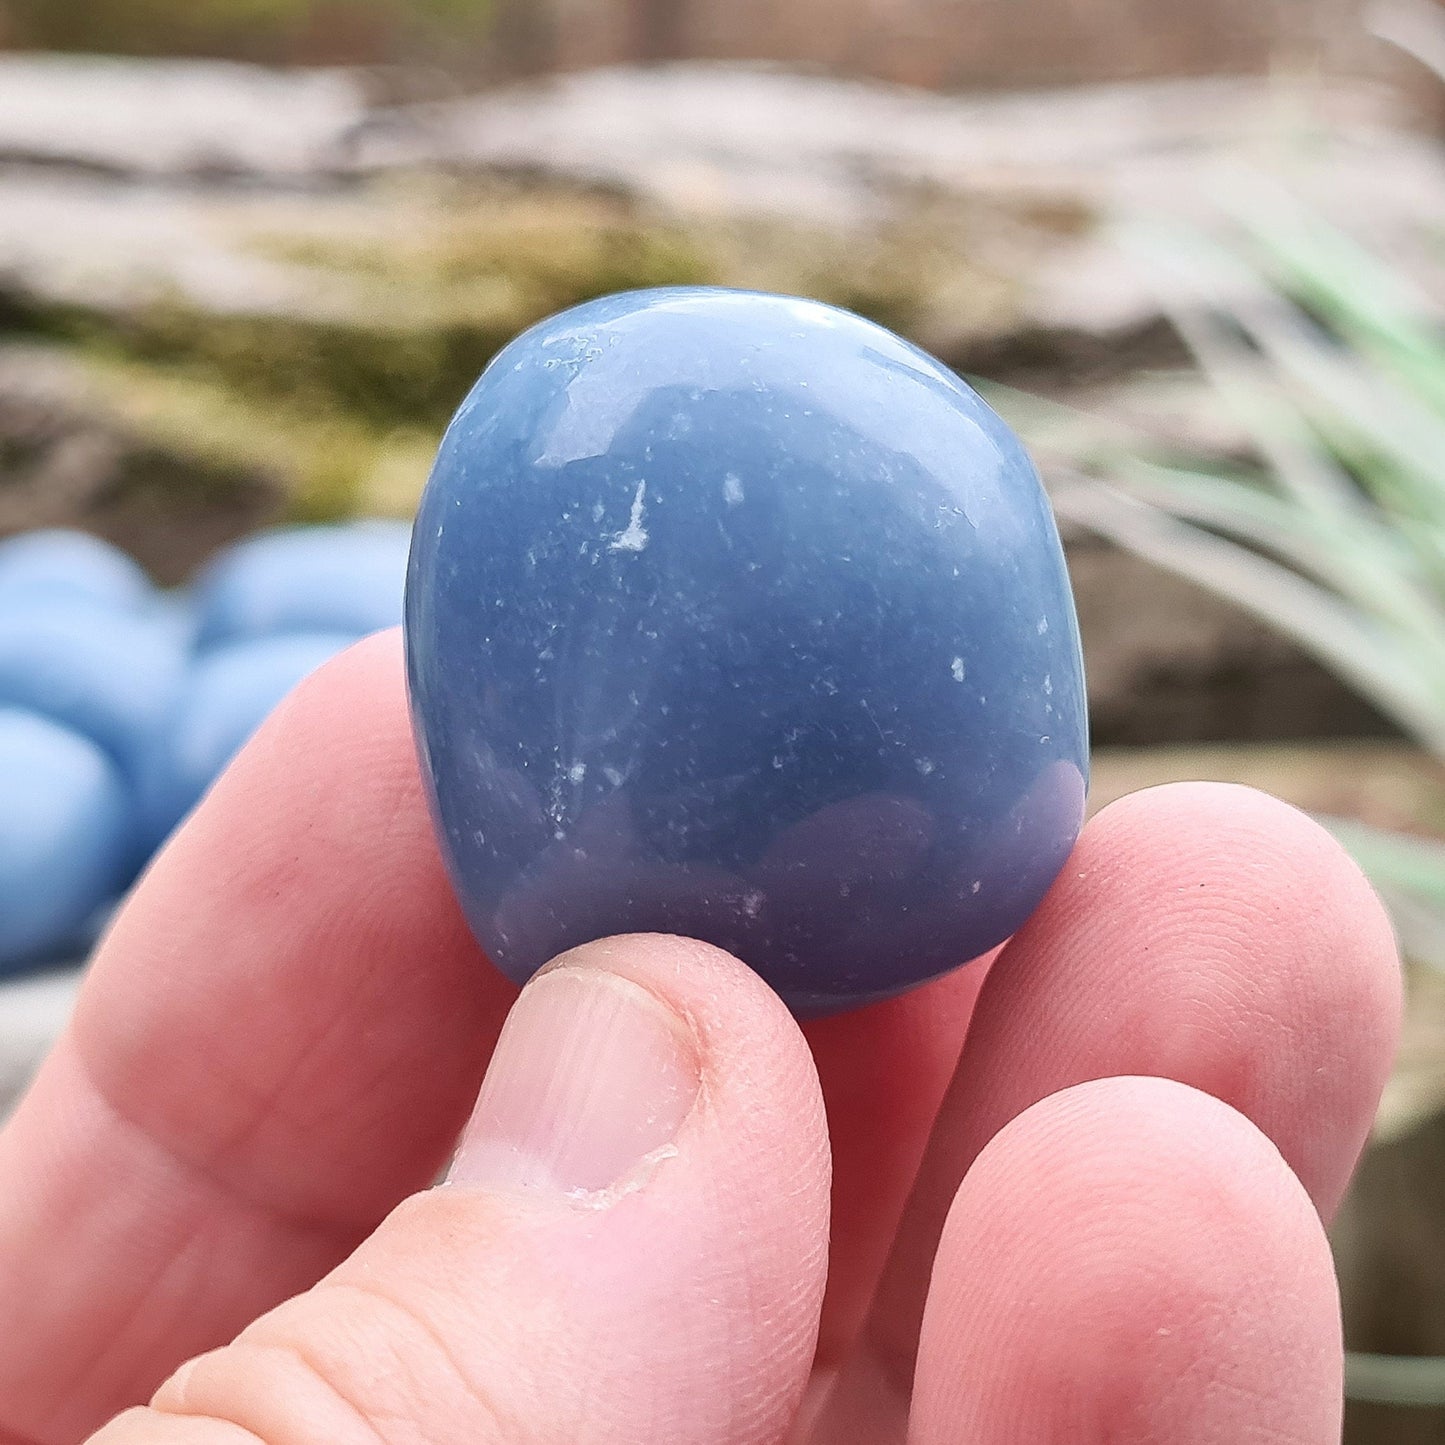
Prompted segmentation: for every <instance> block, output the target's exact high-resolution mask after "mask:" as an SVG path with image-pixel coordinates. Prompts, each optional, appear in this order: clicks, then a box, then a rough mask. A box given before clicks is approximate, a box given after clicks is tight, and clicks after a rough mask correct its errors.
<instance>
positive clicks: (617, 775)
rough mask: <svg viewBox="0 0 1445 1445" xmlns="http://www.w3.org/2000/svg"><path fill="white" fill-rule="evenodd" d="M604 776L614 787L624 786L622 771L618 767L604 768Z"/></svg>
mask: <svg viewBox="0 0 1445 1445" xmlns="http://www.w3.org/2000/svg"><path fill="white" fill-rule="evenodd" d="M602 776H603V777H604V778H606V779H607V781H608V782H609V783H611V784H612V786H613V787H614V788H620V787H621V786H622V782H623V779H622V773H621V772H620V771H619V770H618V769H617V768H603V769H602Z"/></svg>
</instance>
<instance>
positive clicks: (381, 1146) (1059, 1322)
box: [0, 634, 1399, 1445]
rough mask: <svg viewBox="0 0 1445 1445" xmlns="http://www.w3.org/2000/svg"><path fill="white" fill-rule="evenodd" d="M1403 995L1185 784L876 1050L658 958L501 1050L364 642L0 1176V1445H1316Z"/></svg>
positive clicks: (540, 1012)
mask: <svg viewBox="0 0 1445 1445" xmlns="http://www.w3.org/2000/svg"><path fill="white" fill-rule="evenodd" d="M1398 988H1399V983H1398V970H1397V967H1396V961H1395V956H1394V946H1393V942H1392V939H1391V936H1390V931H1389V928H1388V926H1387V924H1386V921H1385V919H1384V917H1383V916H1382V913H1381V911H1380V908H1379V905H1378V904H1377V903H1376V901H1375V899H1374V897H1373V895H1372V894H1371V893H1370V891H1369V889H1368V887H1367V886H1366V884H1365V883H1364V881H1363V880H1362V879H1361V877H1360V876H1359V874H1358V873H1357V872H1356V871H1355V869H1354V868H1353V866H1352V865H1351V864H1350V863H1349V862H1348V860H1347V859H1346V858H1345V857H1344V856H1343V854H1342V853H1341V852H1340V851H1339V850H1338V848H1337V847H1336V846H1335V845H1334V844H1333V843H1332V842H1331V841H1330V840H1329V838H1328V837H1327V836H1326V835H1325V834H1323V833H1322V832H1321V831H1320V830H1319V829H1318V828H1316V827H1315V826H1314V825H1313V824H1312V823H1310V822H1309V821H1308V820H1307V819H1305V818H1303V817H1302V816H1301V815H1299V814H1297V813H1295V812H1293V811H1291V810H1290V809H1288V808H1286V807H1284V806H1283V805H1281V804H1278V803H1275V802H1272V801H1270V800H1268V799H1266V798H1264V797H1261V796H1260V795H1257V794H1253V793H1250V792H1247V791H1244V790H1241V789H1232V788H1221V787H1214V786H1205V785H1195V786H1186V787H1172V788H1165V789H1158V790H1154V791H1152V792H1149V793H1144V794H1139V795H1136V796H1135V797H1133V798H1130V799H1126V800H1125V801H1124V802H1122V803H1119V804H1116V805H1115V806H1113V807H1112V808H1109V809H1108V810H1106V811H1105V812H1104V813H1103V814H1102V815H1101V816H1100V817H1099V818H1098V819H1097V820H1095V821H1094V822H1093V823H1091V824H1090V825H1089V827H1088V829H1087V830H1086V832H1085V834H1084V837H1083V839H1082V840H1081V842H1080V844H1079V847H1078V849H1077V851H1076V853H1075V855H1074V856H1073V858H1072V859H1071V860H1070V863H1069V865H1068V867H1067V868H1066V869H1065V871H1064V873H1063V874H1062V876H1061V877H1060V878H1059V880H1058V882H1057V883H1056V885H1055V887H1054V888H1053V890H1052V892H1051V893H1050V895H1049V897H1048V898H1047V899H1046V901H1045V903H1044V904H1043V906H1042V907H1041V909H1040V910H1039V912H1038V913H1037V914H1036V915H1035V917H1034V918H1033V919H1032V920H1031V921H1030V922H1029V924H1028V925H1027V926H1026V927H1025V928H1024V929H1023V930H1022V932H1021V933H1020V934H1019V935H1018V936H1017V937H1016V938H1015V939H1014V940H1013V941H1012V942H1011V943H1010V944H1009V945H1008V946H1007V947H1006V948H1005V949H1004V950H1003V951H1002V952H1001V953H1000V954H999V955H997V956H996V957H995V958H994V959H993V960H991V961H984V962H979V963H976V964H974V965H973V966H972V967H970V968H968V969H965V970H963V971H961V972H960V973H958V974H956V975H954V976H952V977H950V978H947V979H945V980H943V981H941V982H939V983H937V984H934V985H932V986H930V987H928V988H925V989H922V990H920V991H918V992H915V993H913V994H910V995H908V996H906V997H904V998H901V999H898V1000H895V1001H894V1002H892V1003H888V1004H885V1005H881V1006H877V1007H874V1008H870V1009H867V1010H864V1011H862V1012H859V1013H856V1014H852V1015H846V1016H841V1017H837V1018H833V1019H827V1020H823V1021H819V1022H815V1023H810V1024H807V1025H805V1026H804V1027H803V1028H802V1029H801V1030H799V1028H798V1026H797V1025H796V1024H794V1022H793V1021H792V1019H791V1018H790V1017H789V1015H788V1014H787V1013H786V1011H785V1010H784V1009H783V1008H782V1006H781V1004H780V1003H779V1002H778V1001H777V999H776V998H775V997H774V996H773V995H772V994H771V993H770V992H769V990H768V989H767V988H765V987H764V985H763V984H762V983H761V982H760V981H759V980H758V979H757V978H756V977H755V976H754V975H752V974H751V973H750V972H749V971H748V970H746V969H745V968H743V967H742V966H741V965H740V964H738V963H737V962H735V961H734V960H732V959H731V958H729V957H727V956H726V955H723V954H721V953H719V952H717V951H716V950H714V949H710V948H707V947H705V946H703V945H700V944H696V943H691V942H687V941H684V940H679V939H671V938H662V937H644V938H630V939H623V940H612V941H607V942H603V943H599V944H595V945H591V946H589V947H586V948H583V949H580V950H578V951H577V952H576V953H574V954H572V955H568V956H567V957H565V958H564V959H563V960H561V961H560V963H559V964H557V965H555V966H554V967H553V968H552V969H551V970H550V971H549V972H548V973H547V974H546V975H544V976H543V977H541V978H539V979H538V980H537V981H535V982H534V983H532V984H531V985H529V986H528V988H527V989H526V991H525V992H524V994H523V995H522V1002H521V1003H520V1004H519V1005H517V1006H516V1007H515V1008H514V1007H513V1004H514V1001H515V1000H516V996H517V995H516V990H515V989H514V988H512V987H511V986H510V985H509V984H507V983H506V982H505V981H504V980H502V979H501V978H500V976H498V975H497V974H496V973H495V972H494V971H493V970H491V969H490V968H489V967H487V966H486V965H485V963H484V961H483V960H482V959H481V957H480V955H479V953H478V950H477V948H476V946H475V944H473V943H472V942H471V940H470V938H469V936H468V934H467V931H466V929H465V927H464V925H463V923H462V920H461V918H460V915H459V912H458V910H457V907H456V905H455V903H454V902H453V900H452V897H451V894H450V891H449V888H448V886H447V882H446V880H445V877H444V875H443V872H442V869H441V865H440V862H439V859H438V857H437V853H436V849H435V846H434V844H433V841H432V837H431V828H430V823H429V822H428V819H427V817H426V813H425V809H424V805H423V801H422V795H421V790H420V784H419V780H418V777H417V770H416V765H415V762H414V759H413V754H412V746H411V740H410V735H409V730H408V722H407V717H406V709H405V701H404V697H403V688H402V674H401V665H400V651H399V640H398V638H397V636H396V635H395V634H385V635H382V636H380V637H378V638H375V639H372V640H370V641H368V642H366V643H363V644H361V645H359V646H358V647H356V648H353V649H352V650H351V651H349V652H348V653H346V654H344V655H343V656H342V657H341V658H339V659H338V660H337V661H335V662H333V663H331V664H330V665H328V666H327V667H326V668H324V669H323V670H322V672H321V673H320V674H318V675H317V676H316V677H315V678H314V679H312V680H311V681H310V682H308V683H307V684H305V685H303V687H302V688H301V689H300V690H299V691H298V693H297V694H296V695H294V696H293V697H292V699H290V700H289V701H288V702H287V703H286V704H285V705H283V707H282V708H281V710H280V711H279V712H278V714H277V715H276V716H275V717H274V718H273V719H272V721H271V722H270V723H269V724H268V725H267V727H266V728H265V729H263V731H262V733H261V734H260V735H259V736H258V737H257V738H256V739H255V741H254V742H253V743H252V744H251V745H250V746H249V747H248V748H247V750H246V751H245V752H244V753H243V755H242V756H241V757H240V758H239V759H238V760H237V762H236V763H235V765H234V766H233V767H232V769H231V770H230V771H229V772H228V773H227V775H226V776H225V777H223V778H222V779H221V781H220V782H219V784H218V785H217V787H216V788H215V790H214V792H213V793H212V795H211V796H210V798H209V799H208V800H207V801H206V802H205V803H204V804H203V806H202V807H201V809H200V810H199V811H198V812H197V814H196V815H195V816H194V818H193V819H192V820H191V821H190V822H189V823H188V824H187V826H186V827H185V828H184V830H183V831H182V833H181V834H180V835H179V836H178V837H177V838H176V839H175V841H174V842H173V844H172V845H171V846H170V847H169V848H168V849H167V850H166V851H165V853H164V854H163V855H162V856H161V858H160V859H159V860H158V861H157V862H156V864H155V865H154V866H153V868H152V870H151V872H150V873H149V875H148V876H147V878H146V879H145V881H144V882H143V884H142V885H141V886H140V888H139V889H138V890H137V892H136V894H135V896H134V897H133V899H132V900H131V902H130V903H129V904H128V906H127V907H126V909H125V911H124V913H123V915H122V916H121V917H120V918H119V919H118V921H117V922H116V924H115V926H114V928H113V929H112V931H111V933H110V935H109V937H108V938H107V939H106V940H105V942H104V944H103V946H102V947H101V949H100V951H99V954H98V956H97V958H96V960H95V962H94V964H93V966H92V969H91V972H90V975H89V977H88V979H87V981H86V984H85V988H84V990H83V993H82V996H81V999H80V1002H79V1006H78V1008H77V1011H76V1014H75V1017H74V1020H73V1022H72V1023H71V1025H70V1027H69V1029H68V1030H67V1032H66V1033H65V1035H64V1037H63V1038H62V1040H61V1041H60V1043H59V1044H58V1046H57V1047H56V1049H55V1051H54V1053H53V1054H52V1056H51V1057H50V1058H49V1060H48V1061H47V1062H46V1064H45V1066H44V1068H43V1070H42V1071H41V1074H40V1076H39V1078H38V1080H37V1081H36V1083H35V1085H34V1087H33V1089H32V1090H31V1092H30V1094H29V1095H28V1097H27V1098H26V1100H25V1101H24V1103H23V1104H22V1106H21V1108H20V1110H19V1112H18V1113H17V1115H16V1116H15V1118H14V1119H13V1120H12V1121H11V1123H10V1125H9V1126H8V1128H7V1129H6V1130H5V1132H4V1134H3V1135H0V1179H3V1180H4V1188H3V1191H0V1445H22V1442H23V1445H70V1442H74V1441H77V1440H79V1439H81V1438H82V1437H84V1436H85V1435H86V1433H87V1432H89V1431H92V1430H97V1429H99V1434H97V1435H96V1436H95V1437H94V1445H132V1442H137V1445H138V1442H145V1445H257V1442H266V1445H303V1442H304V1445H311V1442H326V1445H352V1442H358V1445H359V1442H366V1445H377V1442H382V1441H385V1442H388V1445H391V1442H413V1441H436V1442H451V1441H456V1442H467V1445H480V1442H497V1445H503V1442H505V1445H564V1442H565V1445H576V1442H587V1445H763V1442H781V1441H784V1440H790V1441H804V1440H806V1441H810V1442H815V1445H847V1442H855V1441H856V1442H867V1445H892V1442H899V1441H903V1440H904V1439H906V1440H907V1441H909V1442H910V1445H944V1442H952V1441H958V1442H965V1445H1082V1442H1085V1441H1102V1440H1117V1441H1136V1442H1154V1441H1157V1442H1167V1445H1238V1442H1242V1441H1245V1440H1269V1441H1272V1442H1273V1441H1278V1442H1292V1445H1326V1442H1333V1441H1336V1440H1337V1439H1338V1434H1339V1412H1340V1381H1341V1344H1340V1335H1339V1321H1338V1307H1337V1301H1336V1297H1335V1286H1334V1282H1333V1275H1332V1271H1331V1265H1330V1258H1329V1253H1328V1250H1327V1246H1326V1243H1325V1238H1324V1233H1323V1229H1322V1226H1321V1224H1320V1219H1319V1215H1320V1214H1324V1215H1326V1216H1327V1215H1328V1214H1329V1212H1330V1211H1331V1210H1332V1209H1333V1208H1334V1207H1335V1205H1336V1203H1337V1202H1338V1200H1339V1197H1340V1194H1341V1192H1342V1190H1343V1188H1344V1185H1345V1182H1346V1179H1347V1177H1348V1175H1349V1172H1350V1169H1351V1167H1352V1166H1353V1164H1354V1162H1355V1158H1356V1155H1357V1153H1358V1151H1359V1150H1360V1148H1361V1146H1362V1144H1363V1141H1364V1139H1365V1137H1366V1134H1367V1131H1368V1129H1369V1126H1370V1122H1371V1119H1372V1116H1373V1111H1374V1107H1375V1103H1376V1100H1377V1097H1378V1094H1379V1091H1380V1089H1381V1087H1382V1084H1383V1081H1384V1078H1385V1074H1386V1070H1387V1067H1388V1062H1389V1058H1390V1054H1391V1051H1392V1047H1393V1042H1394V1034H1395V1027H1396V1016H1397V1012H1398ZM980 990H981V992H980ZM975 1005H976V1006H975ZM509 1010H511V1017H510V1021H509V1022H508V1024H507V1029H506V1032H505V1034H503V1035H502V1038H501V1042H500V1044H498V1042H497V1040H498V1035H499V1033H500V1032H501V1030H502V1025H503V1021H504V1019H506V1018H507V1016H508V1011H509ZM965 1029H966V1030H967V1044H966V1046H964V1047H963V1048H962V1054H961V1058H960V1046H961V1044H962V1042H963V1039H964V1033H965ZM494 1047H495V1052H494ZM489 1059H490V1060H491V1067H490V1071H489V1072H487V1077H486V1084H485V1087H484V1088H483V1090H482V1094H481V1101H480V1104H479V1106H478V1107H477V1109H476V1111H475V1113H473V1104H474V1102H475V1101H476V1098H477V1091H478V1087H479V1085H480V1084H481V1080H482V1075H483V1072H484V1070H486V1069H487V1065H488V1060H489ZM1145 1076H1153V1077H1145ZM1211 1096H1213V1097H1211ZM1221 1100H1222V1101H1223V1102H1220V1101H1221ZM825 1108H826V1115H827V1122H826V1123H825ZM469 1115H470V1116H471V1122H470V1124H468V1122H467V1121H468V1117H469ZM935 1116H936V1122H935ZM464 1126H465V1132H462V1131H463V1129H464ZM459 1133H461V1139H462V1142H461V1146H460V1149H459V1151H458V1153H457V1156H456V1161H455V1163H454V1164H453V1166H452V1175H451V1177H452V1182H451V1183H450V1184H449V1185H448V1186H447V1187H442V1188H429V1187H428V1186H429V1184H430V1183H431V1181H432V1179H433V1178H434V1177H435V1176H436V1174H437V1172H438V1171H439V1170H440V1169H441V1168H442V1167H443V1166H444V1164H445V1162H446V1160H447V1158H448V1157H449V1156H450V1154H451V1152H452V1149H453V1145H454V1144H455V1142H456V1140H457V1137H458V1135H459ZM830 1156H831V1229H832V1233H831V1244H830V1240H829V1222H830ZM915 1176H916V1182H915ZM825 1276H826V1289H825ZM228 1341H233V1342H232V1343H229V1344H228V1343H227V1342H228ZM207 1351H209V1352H210V1353H205V1352H207ZM196 1356H199V1358H198V1359H197V1358H194V1357H196ZM187 1360H190V1361H191V1363H189V1364H185V1363H183V1362H184V1361H187ZM152 1392H156V1393H155V1395H154V1399H153V1401H152V1404H151V1406H150V1408H148V1409H141V1408H137V1409H131V1410H128V1411H127V1412H126V1413H124V1414H121V1415H120V1416H119V1418H117V1419H115V1420H114V1421H113V1422H112V1423H111V1424H109V1425H108V1426H106V1427H105V1428H100V1427H101V1426H102V1423H103V1422H104V1421H105V1420H106V1419H107V1418H108V1417H110V1416H111V1415H113V1414H115V1412H117V1411H122V1410H126V1407H128V1406H137V1405H139V1403H140V1402H142V1401H144V1400H146V1399H147V1398H149V1397H150V1396H151V1395H152Z"/></svg>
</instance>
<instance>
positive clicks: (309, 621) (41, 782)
mask: <svg viewBox="0 0 1445 1445" xmlns="http://www.w3.org/2000/svg"><path fill="white" fill-rule="evenodd" d="M409 540H410V528H409V526H407V525H405V524H402V523H396V522H380V521H369V522H358V523H349V524H345V525H338V526H324V527H301V528H292V529H287V530H284V531H276V532H270V533H266V534H263V535H260V536H256V537H252V538H250V539H248V540H246V541H244V542H241V543H239V544H237V545H235V546H233V547H231V548H230V549H229V550H227V551H226V552H224V553H223V554H221V555H220V556H219V557H217V558H216V559H215V561H214V562H213V563H212V564H211V565H210V567H209V568H207V569H206V570H205V571H204V572H203V573H202V575H201V576H200V577H199V578H198V579H197V580H196V582H195V584H194V585H193V586H192V587H190V588H187V589H184V590H179V591H163V590H161V589H159V588H157V587H156V586H154V585H153V584H152V582H151V581H150V579H149V578H148V577H147V576H146V574H145V572H144V571H142V569H141V568H140V567H139V566H138V565H137V564H136V563H135V562H134V561H133V560H132V559H131V558H130V557H128V556H127V555H126V554H125V553H123V552H121V551H119V550H117V549H116V548H114V547H112V546H110V545H109V544H107V543H105V542H103V541H100V540H99V539H98V538H95V537H91V536H89V535H86V534H84V533H80V532H72V531H44V532H30V533H26V534H23V535H20V536H17V537H12V538H10V539H8V540H6V541H4V542H0V974H4V973H14V972H18V971H22V970H25V969H29V968H33V967H36V966H40V965H43V964H46V963H48V962H52V961H55V960H60V959H65V958H67V957H74V956H76V955H78V954H80V953H82V952H83V951H84V950H85V948H86V947H87V946H88V944H89V943H90V942H91V941H92V940H93V938H94V936H95V934H96V931H97V930H98V928H99V927H100V926H101V925H102V924H103V922H104V920H105V919H106V918H107V917H108V915H109V913H110V911H111V910H112V909H113V907H114V905H115V903H116V901H117V900H118V898H119V897H120V896H121V895H122V894H123V893H124V891H125V890H126V888H127V887H128V886H129V885H130V884H131V883H132V882H133V881H134V879H135V877H136V876H137V874H138V873H139V872H140V870H141V869H142V868H143V867H144V866H145V864H146V863H147V861H148V860H149V859H150V857H151V856H152V855H153V854H154V853H155V851H156V850H157V849H158V848H159V847H160V845H161V844H162V843H163V842H164V841H165V840H166V838H167V837H168V836H169V835H170V834H171V833H172V832H173V831H174V830H175V828H176V825H177V824H178V823H179V822H180V821H181V820H182V819H183V818H184V817H185V816H186V815H187V814H188V813H189V812H190V811H191V809H192V808H193V807H194V806H195V804H196V803H197V802H198V800H199V799H200V798H201V797H202V795H203V794H204V793H205V792H206V790H207V788H208V787H209V786H210V784H211V782H212V780H213V779H214V778H215V777H216V775H217V774H218V773H219V772H220V771H221V770H222V769H223V768H224V767H225V765H226V764H227V763H228V762H229V761H230V759H231V758H232V757H233V756H234V755H235V753H236V752H237V751H238V750H239V749H240V747H241V746H242V744H243V743H245V742H246V740H247V739H248V738H249V737H250V736H251V735H252V733H254V732H255V730H256V729H257V727H259V726H260V724H261V723H262V722H263V721H264V720H265V718H266V717H267V715H268V714H269V713H270V712H271V710H272V709H273V708H274V707H275V706H276V704H277V703H278V702H279V701H280V700H281V699H282V697H284V696H285V695H286V693H288V692H289V691H290V690H291V689H292V688H293V687H294V686H295V685H296V683H298V682H299V681H300V680H301V679H302V678H303V677H305V676H306V675H307V674H308V673H310V672H312V671H313V670H314V669H315V668H317V667H318V666H320V664H321V663H323V662H325V661H326V660H327V659H328V658H329V657H331V656H333V655H334V654H336V653H337V652H339V651H340V650H341V649H342V648H344V647H346V646H348V645H349V644H350V643H352V642H354V641H355V640H357V639H358V638H360V637H362V636H365V635H366V634H368V633H371V632H374V631H376V630H378V629H380V628H384V627H390V626H393V625H394V624H396V623H398V622H400V620H401V611H402V592H403V587H404V581H405V573H406V557H407V548H408V545H409Z"/></svg>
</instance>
